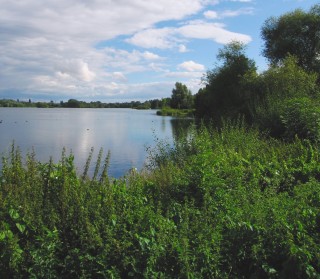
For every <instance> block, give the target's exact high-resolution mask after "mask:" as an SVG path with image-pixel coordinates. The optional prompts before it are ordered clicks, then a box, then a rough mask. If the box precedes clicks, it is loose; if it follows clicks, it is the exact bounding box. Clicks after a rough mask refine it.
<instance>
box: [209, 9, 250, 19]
mask: <svg viewBox="0 0 320 279" xmlns="http://www.w3.org/2000/svg"><path fill="white" fill-rule="evenodd" d="M253 13H254V9H253V8H252V7H247V8H241V9H237V10H224V11H221V12H217V11H212V10H208V11H205V12H204V13H203V15H204V17H205V18H207V19H223V18H226V17H237V16H240V15H252V14H253Z"/></svg>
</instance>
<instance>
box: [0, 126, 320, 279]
mask: <svg viewBox="0 0 320 279" xmlns="http://www.w3.org/2000/svg"><path fill="white" fill-rule="evenodd" d="M99 158H100V160H98V163H97V166H96V171H95V175H94V177H92V178H89V177H87V175H86V170H87V168H88V165H89V163H90V156H89V160H88V162H87V164H86V167H84V173H83V174H82V175H79V174H77V173H76V171H75V167H74V165H73V157H72V155H71V156H67V155H66V154H65V153H63V154H62V157H61V160H60V162H58V163H54V162H48V163H39V162H37V160H36V157H35V155H34V154H30V155H28V156H27V157H26V158H25V159H23V158H21V156H20V153H19V150H18V149H16V148H14V147H13V149H12V152H11V154H9V155H8V156H7V157H6V158H4V159H3V168H2V170H1V176H0V218H1V226H0V251H1V252H0V276H1V278H20V277H23V278H25V277H32V278H44V277H45V278H57V277H59V278H81V277H82V278H87V277H89V278H130V277H132V278H249V277H251V278H318V277H317V276H319V274H320V254H319V253H320V250H319V245H320V233H319V232H320V182H319V179H320V151H319V148H318V147H317V146H314V145H311V144H310V143H309V142H308V141H300V140H298V139H297V140H296V141H294V142H292V143H284V142H281V141H277V140H270V139H267V138H264V137H262V136H261V135H259V134H258V133H257V132H256V131H254V130H249V129H246V128H245V127H243V126H241V125H235V126H228V125H227V126H224V128H223V129H222V130H221V131H220V132H219V133H218V132H216V131H210V130H208V129H202V130H201V131H198V132H197V131H193V132H192V133H191V135H190V136H189V137H188V138H182V139H181V140H180V141H178V142H177V143H176V146H175V148H173V149H171V148H169V147H167V145H166V144H165V143H163V142H160V143H158V147H157V148H156V149H155V150H151V151H150V160H149V161H150V162H149V165H148V167H147V169H146V170H145V171H143V172H142V173H136V172H132V173H129V174H128V175H127V176H126V177H124V178H122V179H117V180H115V179H111V178H109V177H108V176H107V167H108V158H109V156H106V159H105V160H104V159H103V158H102V153H101V154H100V156H99Z"/></svg>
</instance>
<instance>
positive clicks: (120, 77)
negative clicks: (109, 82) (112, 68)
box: [112, 72, 127, 81]
mask: <svg viewBox="0 0 320 279" xmlns="http://www.w3.org/2000/svg"><path fill="white" fill-rule="evenodd" d="M112 77H113V78H114V79H115V80H120V81H127V78H126V76H125V75H124V74H123V73H121V72H113V74H112Z"/></svg>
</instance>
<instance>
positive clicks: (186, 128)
mask: <svg viewBox="0 0 320 279" xmlns="http://www.w3.org/2000/svg"><path fill="white" fill-rule="evenodd" d="M194 123H195V121H194V119H192V118H172V119H171V120H170V124H171V128H172V137H173V139H174V140H176V141H177V140H179V139H180V138H182V137H183V138H184V137H186V136H188V134H189V132H190V128H191V127H193V125H194Z"/></svg>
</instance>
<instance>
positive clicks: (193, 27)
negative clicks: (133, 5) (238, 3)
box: [127, 21, 251, 49]
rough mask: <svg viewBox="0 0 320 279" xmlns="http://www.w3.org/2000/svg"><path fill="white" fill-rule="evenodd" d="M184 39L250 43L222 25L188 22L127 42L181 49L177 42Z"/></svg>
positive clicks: (152, 46)
mask: <svg viewBox="0 0 320 279" xmlns="http://www.w3.org/2000/svg"><path fill="white" fill-rule="evenodd" d="M185 39H211V40H213V41H215V42H217V43H221V44H226V43H229V42H230V41H233V40H237V41H241V42H244V43H248V42H250V41H251V38H250V36H248V35H245V34H240V33H236V32H231V31H228V30H227V29H226V28H225V26H224V25H223V24H220V23H208V22H204V21H194V22H190V23H187V24H185V25H183V26H182V27H178V28H159V29H148V30H143V31H142V32H139V33H136V34H135V35H134V36H133V37H132V38H131V39H129V40H127V41H128V42H130V43H132V44H133V45H137V46H139V47H144V48H159V49H169V48H173V47H178V48H179V49H181V44H178V42H180V41H183V40H185Z"/></svg>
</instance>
